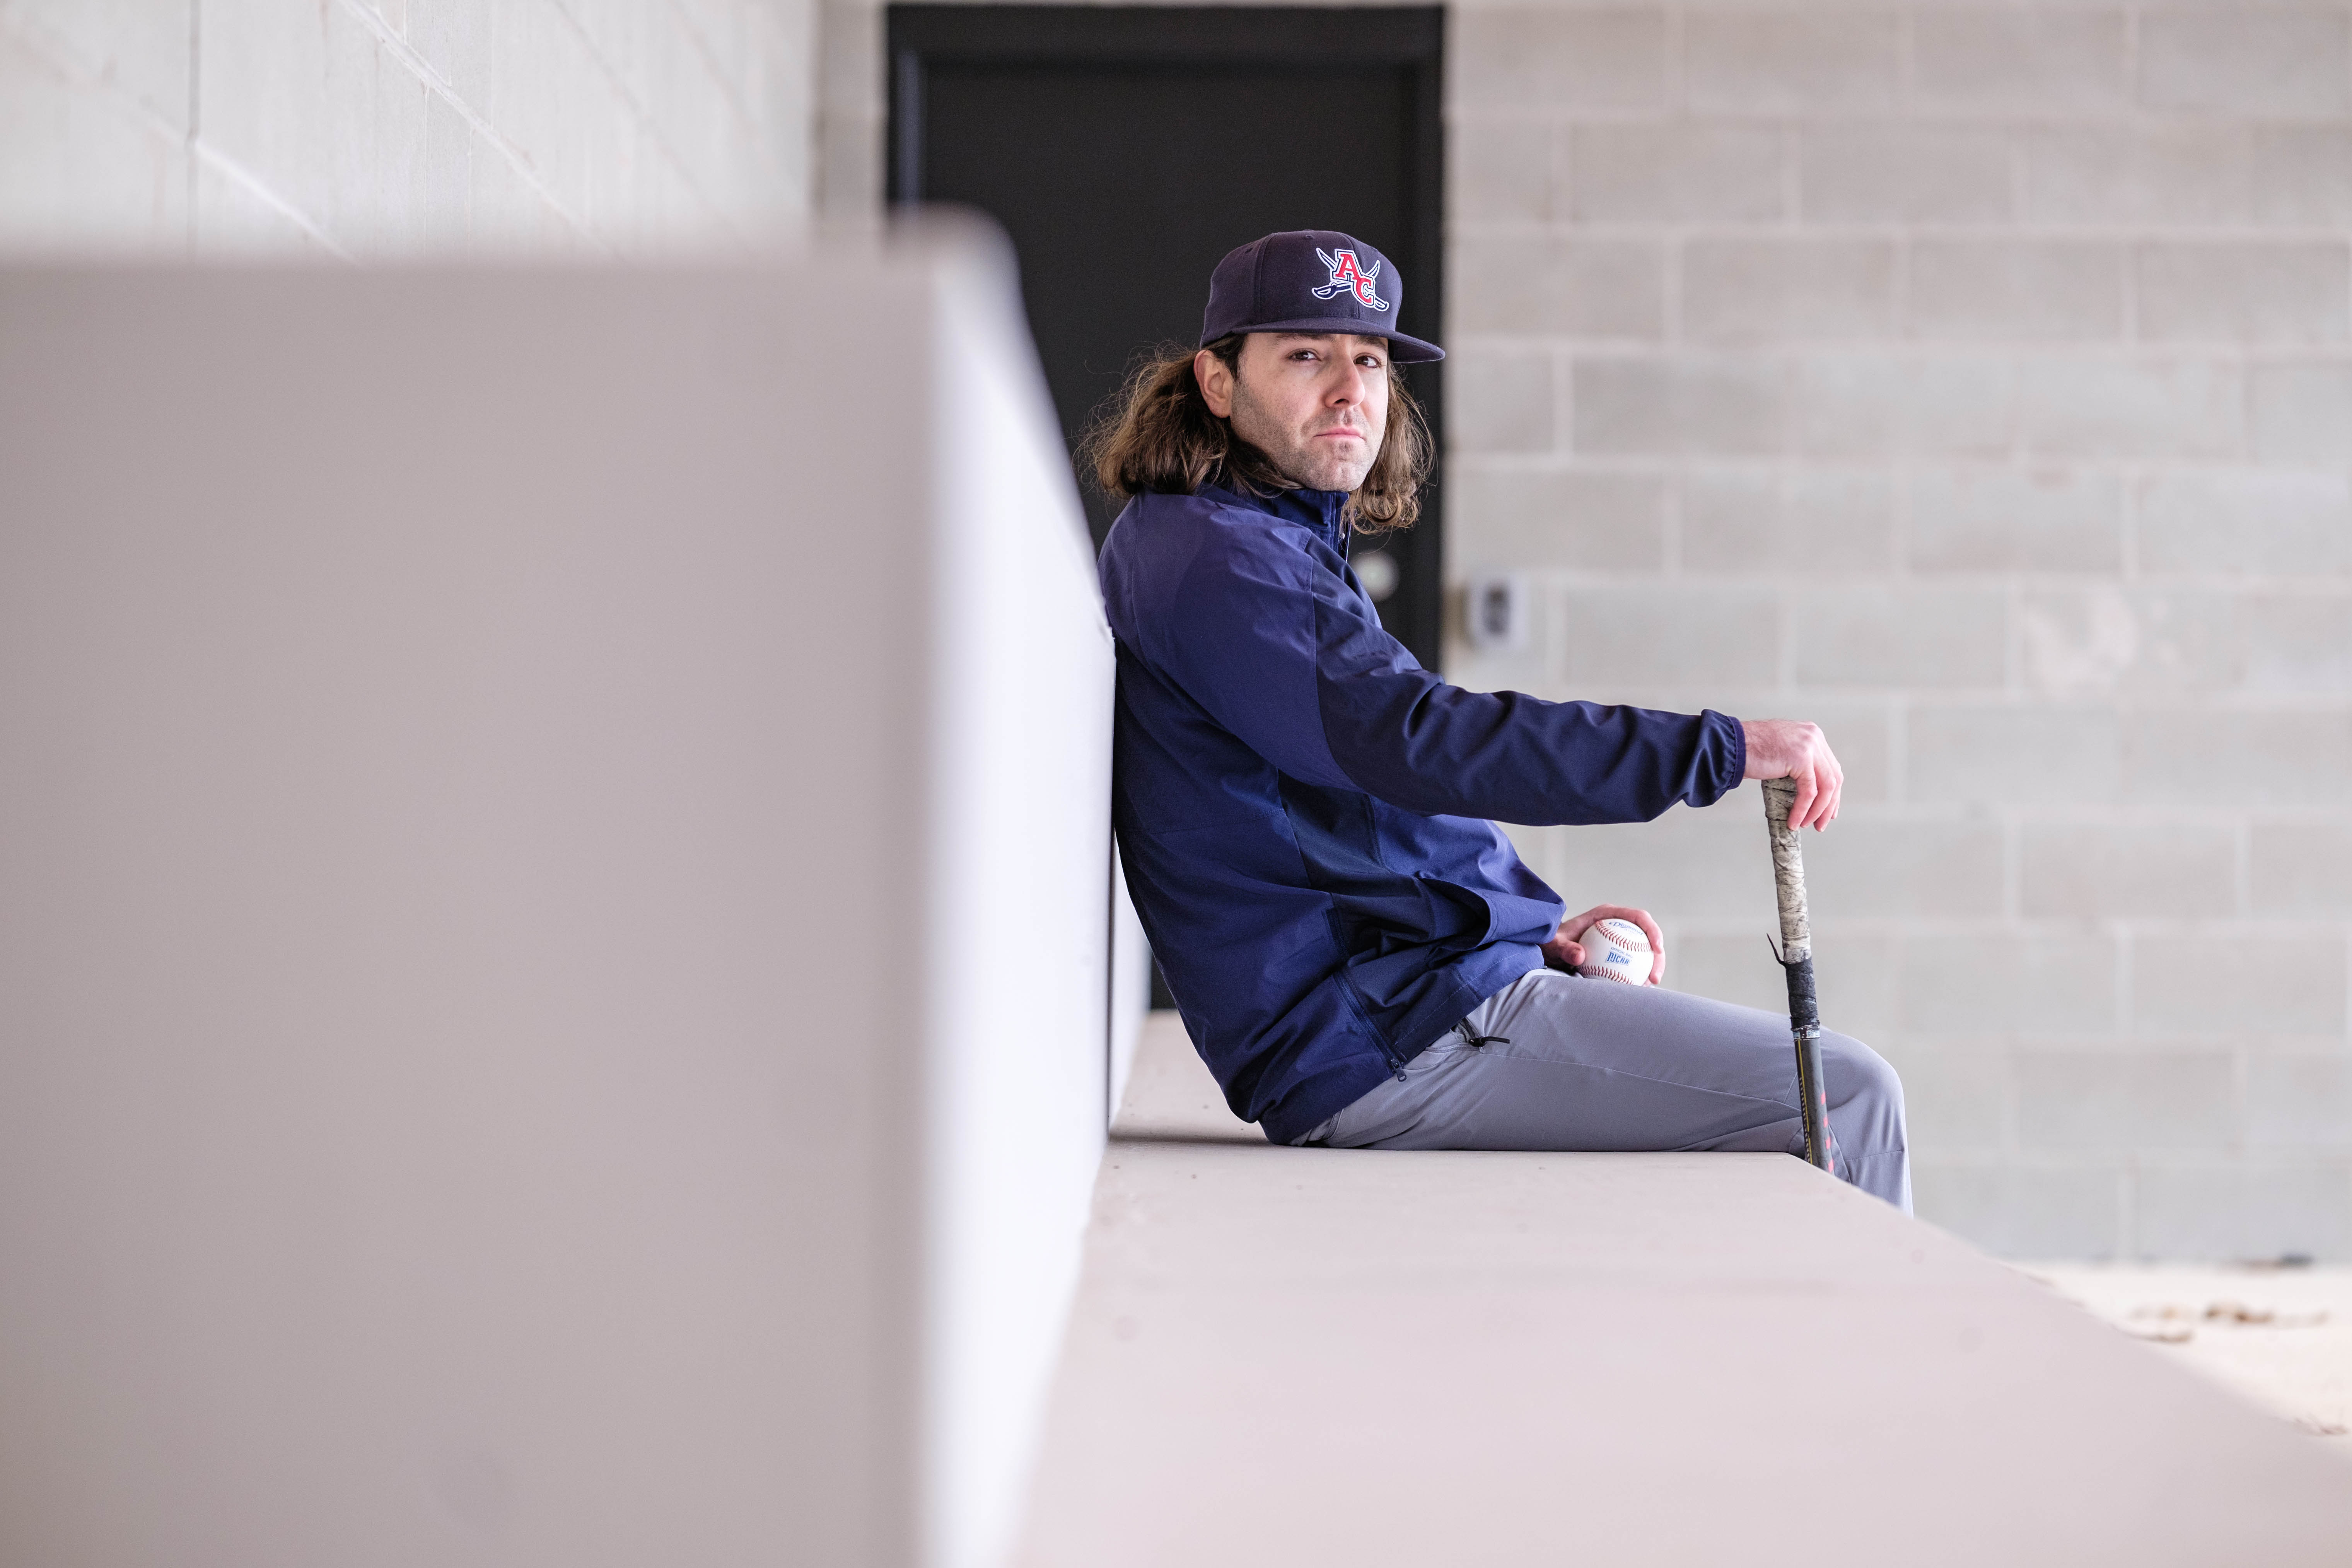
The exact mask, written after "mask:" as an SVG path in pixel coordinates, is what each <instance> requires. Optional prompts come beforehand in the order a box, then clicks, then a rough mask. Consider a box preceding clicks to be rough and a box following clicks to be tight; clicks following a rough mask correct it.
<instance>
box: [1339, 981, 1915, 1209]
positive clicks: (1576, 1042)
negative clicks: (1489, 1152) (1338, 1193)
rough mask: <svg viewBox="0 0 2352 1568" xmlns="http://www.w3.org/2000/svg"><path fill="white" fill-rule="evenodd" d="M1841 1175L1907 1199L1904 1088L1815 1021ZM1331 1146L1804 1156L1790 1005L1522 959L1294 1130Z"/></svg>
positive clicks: (1900, 1203)
mask: <svg viewBox="0 0 2352 1568" xmlns="http://www.w3.org/2000/svg"><path fill="white" fill-rule="evenodd" d="M1822 1082H1823V1084H1824V1085H1825V1086H1826V1087H1827V1089H1828V1091H1829V1102H1830V1142H1831V1153H1832V1161H1833V1163H1834V1168H1835V1172H1836V1173H1837V1174H1838V1175H1839V1176H1841V1177H1843V1179H1845V1180H1846V1181H1849V1182H1852V1183H1853V1184H1854V1185H1855V1186H1857V1187H1860V1188H1861V1189H1862V1190H1863V1191H1864V1192H1866V1193H1870V1194H1874V1195H1875V1196H1877V1197H1881V1198H1884V1199H1885V1200H1886V1201H1887V1202H1888V1203H1890V1204H1893V1205H1895V1206H1897V1207H1898V1208H1901V1209H1902V1210H1903V1211H1904V1212H1905V1213H1906V1214H1907V1213H1909V1212H1910V1209H1911V1165H1910V1156H1909V1153H1908V1152H1907V1149H1906V1136H1905V1132H1904V1126H1903V1085H1902V1083H1901V1082H1900V1081H1899V1080H1898V1079H1896V1078H1895V1069H1894V1068H1891V1067H1889V1066H1887V1065H1886V1063H1885V1060H1884V1059H1883V1058H1880V1057H1879V1055H1878V1054H1877V1053H1876V1052H1875V1051H1873V1050H1872V1049H1871V1048H1870V1047H1868V1046H1865V1045H1864V1044H1863V1043H1862V1042H1861V1041H1859V1040H1854V1039H1850V1038H1848V1037H1845V1036H1843V1035H1834V1034H1831V1033H1830V1032H1828V1031H1827V1030H1824V1031H1822ZM1300 1142H1303V1143H1308V1144H1318V1145H1328V1146H1330V1147H1333V1148H1340V1149H1581V1150H1664V1149H1727V1150H1745V1151H1753V1152H1787V1153H1790V1154H1802V1153H1803V1152H1804V1147H1805V1130H1804V1123H1803V1121H1801V1118H1800V1116H1799V1112H1798V1107H1797V1062H1796V1053H1795V1051H1794V1050H1793V1049H1792V1048H1791V1047H1790V1042H1789V1020H1788V1018H1787V1017H1786V1016H1782V1015H1777V1014H1772V1013H1759V1012H1758V1011H1757V1010H1756V1009H1755V1008H1753V1007H1738V1006H1734V1005H1731V1004H1730V1003H1728V1002H1716V1001H1710V1000H1709V999H1707V998H1706V997H1704V996H1690V995H1685V994H1683V993H1681V992H1679V991H1666V990H1663V989H1661V988H1659V987H1657V986H1654V985H1624V984H1617V983H1615V982H1613V981H1607V980H1584V979H1580V978H1579V977H1577V976H1576V975H1573V974H1566V973H1561V972H1559V971H1558V970H1552V969H1538V970H1534V971H1531V972H1530V973H1528V974H1527V975H1525V976H1524V977H1522V978H1521V979H1519V980H1517V981H1515V982H1513V983H1512V984H1510V985H1508V986H1506V987H1505V988H1504V989H1502V990H1500V991H1497V992H1496V993H1495V994H1494V995H1492V996H1489V997H1488V998H1486V1001H1485V1002H1484V1003H1482V1004H1480V1005H1479V1006H1478V1008H1477V1009H1476V1010H1475V1012H1473V1013H1472V1014H1471V1015H1470V1016H1468V1017H1466V1018H1465V1019H1463V1020H1462V1022H1461V1024H1460V1025H1459V1026H1456V1027H1455V1028H1454V1031H1453V1032H1452V1033H1450V1034H1448V1035H1446V1036H1444V1037H1443V1038H1441V1039H1440V1040H1439V1041H1438V1042H1437V1044H1435V1045H1433V1046H1432V1047H1429V1048H1428V1049H1427V1050H1425V1051H1423V1052H1422V1053H1421V1055H1419V1056H1417V1057H1415V1058H1412V1060H1411V1061H1410V1062H1407V1063H1406V1064H1405V1066H1404V1069H1403V1070H1402V1072H1401V1073H1399V1074H1398V1076H1396V1077H1395V1078H1392V1079H1389V1080H1388V1081H1387V1082H1386V1083H1383V1084H1381V1086H1380V1087H1379V1088H1378V1089H1373V1090H1372V1091H1371V1092H1370V1093H1369V1094H1367V1095H1365V1096H1364V1097H1363V1098H1362V1099H1360V1100H1357V1101H1356V1102H1355V1103H1354V1104H1352V1105H1349V1107H1348V1108H1347V1109H1346V1110H1342V1111H1340V1112H1339V1114H1338V1115H1337V1116H1334V1117H1332V1118H1331V1119H1330V1120H1329V1121H1326V1122H1324V1123H1323V1124H1322V1125H1321V1126H1319V1127H1318V1128H1316V1129H1315V1130H1314V1131H1311V1132H1309V1133H1307V1136H1306V1137H1305V1138H1303V1139H1301V1140H1300Z"/></svg>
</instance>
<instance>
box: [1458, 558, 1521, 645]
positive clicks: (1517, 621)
mask: <svg viewBox="0 0 2352 1568" xmlns="http://www.w3.org/2000/svg"><path fill="white" fill-rule="evenodd" d="M1533 612H1534V603H1533V598H1532V596H1531V595H1529V593H1528V580H1527V576H1526V574H1523V573H1518V572H1484V573H1480V574H1477V575H1476V576H1474V577H1472V578H1471V579H1470V580H1469V581H1468V582H1467V583H1465V584H1463V586H1462V626H1463V630H1464V632H1465V634H1466V635H1467V636H1468V637H1469V639H1470V646H1471V647H1475V648H1476V649H1477V650H1478V651H1479V652H1481V653H1516V652H1517V651H1519V650H1520V649H1522V648H1525V647H1527V646H1528V642H1529V641H1530V640H1531V637H1532V626H1531V623H1532V622H1533V620H1534V619H1535V616H1534V613H1533Z"/></svg>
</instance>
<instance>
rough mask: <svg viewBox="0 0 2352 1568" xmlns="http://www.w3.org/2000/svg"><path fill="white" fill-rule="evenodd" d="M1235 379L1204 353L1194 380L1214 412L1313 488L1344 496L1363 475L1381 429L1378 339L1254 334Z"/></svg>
mask: <svg viewBox="0 0 2352 1568" xmlns="http://www.w3.org/2000/svg"><path fill="white" fill-rule="evenodd" d="M1238 371H1239V374H1235V372H1234V371H1232V370H1228V369H1226V368H1225V364H1224V362H1223V360H1220V359H1219V358H1217V356H1216V355H1214V354H1213V353H1209V352H1208V351H1207V350H1206V349H1203V350H1202V351H1201V353H1198V354H1196V355H1195V356H1193V360H1192V374H1194V375H1196V376H1198V377H1199V378H1200V382H1201V395H1202V397H1203V398H1204V399H1205V400H1206V401H1207V403H1208V405H1209V409H1210V411H1211V412H1212V413H1213V414H1216V415H1219V416H1222V417H1223V418H1227V419H1230V420H1232V421H1233V422H1234V434H1235V435H1237V436H1239V437H1241V438H1242V439H1243V440H1244V441H1247V442H1248V443H1250V445H1252V446H1254V447H1256V448H1257V449H1258V450H1259V451H1261V452H1264V453H1265V455H1266V457H1267V458H1271V459H1272V460H1273V463H1274V466H1275V468H1276V471H1277V472H1279V473H1280V474H1281V475H1282V476H1283V477H1284V478H1285V479H1294V480H1296V481H1297V482H1298V483H1299V484H1302V485H1304V486H1306V487H1307V489H1312V490H1352V489H1356V488H1357V487H1358V486H1360V485H1361V484H1362V483H1363V482H1364V476H1365V475H1366V474H1368V473H1370V472H1371V468H1372V459H1373V458H1377V457H1379V456H1380V455H1381V437H1382V436H1383V435H1384V434H1385V433H1386V432H1387V430H1388V423H1389V344H1388V340H1387V339H1386V338H1361V337H1354V336H1349V335H1347V334H1343V333H1308V332H1252V333H1250V334H1249V335H1248V336H1247V337H1245V338H1244V339H1243V340H1242V353H1241V363H1240V365H1239V366H1238Z"/></svg>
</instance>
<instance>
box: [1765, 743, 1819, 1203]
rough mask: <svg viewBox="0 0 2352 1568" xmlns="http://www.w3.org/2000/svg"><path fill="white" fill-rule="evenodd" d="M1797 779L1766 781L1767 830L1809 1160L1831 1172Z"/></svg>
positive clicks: (1781, 953) (1799, 1096)
mask: <svg viewBox="0 0 2352 1568" xmlns="http://www.w3.org/2000/svg"><path fill="white" fill-rule="evenodd" d="M1796 801H1797V783H1796V781H1795V780H1794V779H1766V780H1765V781H1764V826H1766V827H1767V828H1768V829H1769V830H1770V832H1771V836H1772V886H1773V890H1774V891H1775V892H1776V893H1778V894H1779V895H1780V952H1779V953H1778V954H1777V956H1778V957H1779V959H1780V972H1781V973H1782V974H1783V975H1785V976H1786V977H1787V979H1788V982H1789V1033H1790V1036H1792V1037H1794V1039H1795V1041H1796V1046H1797V1100H1798V1103H1799V1104H1800V1105H1801V1106H1803V1107H1804V1117H1805V1159H1806V1160H1807V1161H1808V1162H1809V1163H1812V1164H1815V1165H1819V1166H1820V1167H1821V1168H1822V1170H1824V1171H1826V1170H1829V1169H1830V1168H1831V1167H1830V1101H1829V1091H1828V1090H1827V1089H1824V1088H1823V1087H1822V1015H1821V1007H1820V1004H1819V1003H1818V1002H1817V1001H1816V1000H1815V999H1814V996H1813V931H1812V925H1811V922H1810V921H1808V920H1807V919H1806V916H1805V857H1804V850H1803V848H1802V847H1801V846H1800V845H1799V844H1798V842H1797V830H1796V829H1795V828H1793V827H1790V826H1789V811H1790V807H1791V806H1793V805H1795V804H1796Z"/></svg>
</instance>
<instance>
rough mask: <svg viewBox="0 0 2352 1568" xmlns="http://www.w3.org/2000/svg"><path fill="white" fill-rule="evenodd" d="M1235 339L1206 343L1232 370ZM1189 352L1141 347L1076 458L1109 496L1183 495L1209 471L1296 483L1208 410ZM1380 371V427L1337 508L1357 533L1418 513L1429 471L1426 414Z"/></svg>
mask: <svg viewBox="0 0 2352 1568" xmlns="http://www.w3.org/2000/svg"><path fill="white" fill-rule="evenodd" d="M1242 340H1243V334H1241V333H1239V332H1235V333H1234V334H1233V335H1231V336H1229V337H1223V338H1219V339H1218V340H1217V341H1216V342H1213V343H1211V344H1209V345H1208V348H1209V352H1210V353H1213V354H1215V355H1216V356H1217V357H1218V358H1219V359H1221V360H1223V361H1224V362H1225V366H1226V368H1227V369H1229V370H1232V371H1233V372H1234V374H1236V375H1238V374H1240V370H1241V357H1242ZM1198 352H1199V351H1198V350H1195V349H1189V348H1185V347H1182V346H1181V345H1180V344H1176V343H1166V344H1163V345H1161V346H1160V348H1157V349H1155V350H1152V351H1151V352H1150V353H1148V354H1146V355H1145V356H1143V358H1142V360H1141V361H1140V362H1139V363H1138V364H1137V366H1136V368H1135V371H1134V373H1133V374H1130V375H1129V377H1128V378H1127V385H1126V386H1125V387H1124V388H1123V389H1122V390H1121V392H1120V394H1119V396H1118V401H1117V402H1116V403H1114V404H1112V405H1110V406H1109V408H1108V412H1106V414H1105V415H1104V416H1103V417H1102V418H1101V419H1100V420H1098V421H1097V423H1096V425H1095V427H1094V429H1093V430H1092V431H1090V432H1089V433H1088V434H1087V438H1086V441H1085V443H1084V444H1083V445H1082V446H1081V447H1080V448H1079V451H1080V457H1081V460H1082V461H1083V462H1084V463H1085V464H1086V465H1087V467H1088V468H1091V469H1092V470H1093V472H1094V477H1095V482H1096V483H1097V484H1099V485H1100V486H1102V488H1103V490H1104V492H1105V493H1106V494H1108V495H1109V496H1111V497H1112V498H1113V499H1114V500H1129V498H1131V497H1134V496H1138V495H1141V494H1143V493H1144V492H1146V491H1149V490H1159V491H1174V492H1176V493H1178V494H1181V495H1191V494H1192V493H1193V492H1194V491H1196V490H1198V489H1200V488H1201V487H1202V485H1204V484H1207V483H1209V482H1210V481H1211V480H1212V479H1214V480H1216V481H1218V482H1219V483H1222V484H1227V485H1233V486H1235V487H1237V488H1244V489H1251V490H1255V491H1257V492H1258V493H1260V494H1265V493H1269V492H1271V491H1274V490H1284V489H1298V488H1299V485H1298V481H1297V480H1296V479H1288V478H1286V477H1285V476H1284V475H1282V474H1281V473H1279V472H1277V471H1276V468H1275V467H1274V464H1273V463H1272V462H1271V461H1270V460H1268V458H1266V455H1265V453H1264V452H1261V451H1259V450H1258V449H1257V447H1255V446H1252V445H1251V444H1250V443H1249V442H1247V441H1244V440H1243V439H1242V438H1241V437H1238V436H1236V435H1234V426H1233V422H1232V421H1231V420H1229V419H1223V418H1220V417H1219V416H1216V415H1215V414H1213V413H1211V412H1210V411H1209V404H1208V400H1207V399H1206V398H1205V397H1203V396H1202V395H1201V383H1200V379H1199V378H1198V377H1197V376H1195V375H1194V374H1192V356H1193V354H1195V353H1198ZM1389 376H1390V380H1389V422H1388V431H1387V435H1386V437H1385V438H1384V439H1383V440H1382V441H1381V449H1380V454H1379V455H1378V456H1377V457H1375V458H1373V459H1372V467H1371V471H1370V472H1369V473H1367V474H1366V475H1365V476H1364V482H1363V484H1362V485H1361V486H1360V487H1358V489H1356V490H1355V491H1354V493H1352V494H1351V495H1349V498H1348V505H1347V509H1346V510H1345V512H1344V514H1343V515H1345V516H1346V518H1347V519H1348V521H1349V524H1350V526H1352V527H1354V528H1355V529H1356V530H1357V531H1360V532H1363V533H1383V532H1386V531H1389V530H1391V529H1397V528H1411V527H1412V525H1413V522H1414V520H1416V519H1417V518H1419V517H1420V516H1421V487H1422V484H1423V481H1424V480H1426V479H1428V478H1429V462H1430V456H1431V443H1430V439H1429V425H1428V422H1427V421H1426V420H1424V419H1423V417H1422V413H1421V405H1419V404H1418V403H1415V402H1414V401H1413V399H1412V393H1410V392H1408V391H1406V390H1405V386H1404V383H1403V382H1402V380H1400V379H1398V377H1397V372H1396V368H1395V367H1394V366H1393V365H1391V367H1390V370H1389Z"/></svg>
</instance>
